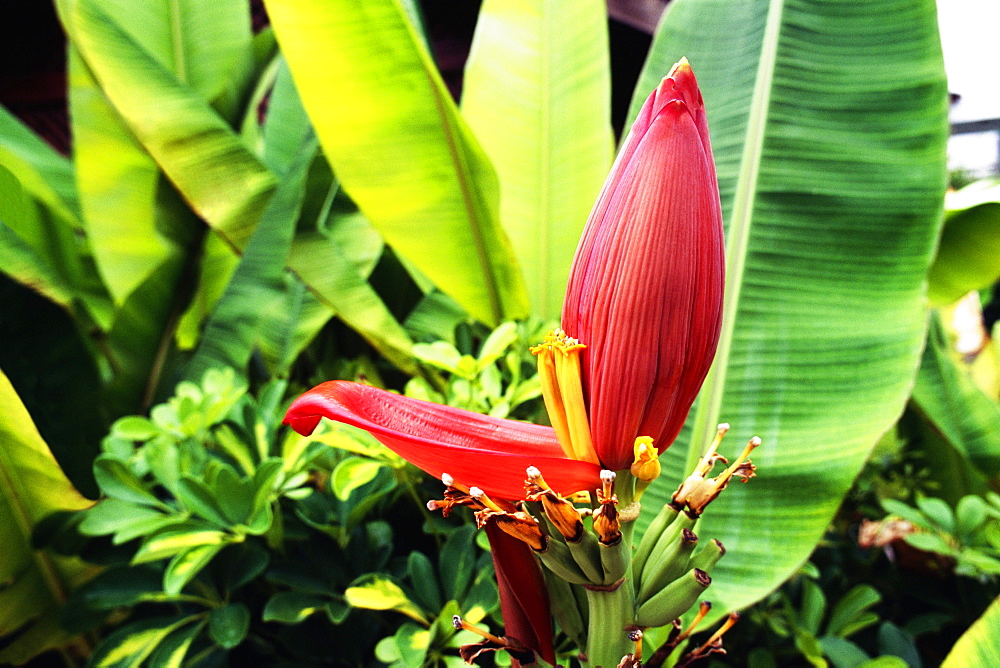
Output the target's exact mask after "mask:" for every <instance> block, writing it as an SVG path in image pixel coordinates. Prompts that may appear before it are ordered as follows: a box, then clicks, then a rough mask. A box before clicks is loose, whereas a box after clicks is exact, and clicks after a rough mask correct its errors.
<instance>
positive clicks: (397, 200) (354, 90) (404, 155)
mask: <svg viewBox="0 0 1000 668" xmlns="http://www.w3.org/2000/svg"><path fill="white" fill-rule="evenodd" d="M266 6H267V9H268V14H269V16H270V17H271V21H272V25H273V26H274V29H275V33H276V35H277V37H278V43H279V44H280V45H281V48H282V53H283V54H284V56H285V58H286V59H287V60H288V64H289V67H290V69H291V71H292V76H293V78H294V79H295V83H296V86H297V88H298V90H299V94H300V95H301V97H302V102H303V104H304V105H305V108H306V111H307V112H308V113H309V117H310V119H311V120H312V122H313V126H314V127H315V128H316V133H317V135H318V137H319V140H320V144H321V145H322V147H323V150H324V152H325V154H326V157H327V159H328V160H329V161H330V164H331V166H332V167H333V170H334V172H335V173H336V174H337V177H338V178H339V179H340V182H341V184H342V185H343V187H344V189H345V190H346V191H347V193H348V195H350V197H351V199H352V200H354V202H356V203H357V205H358V207H359V208H360V209H361V211H362V213H364V214H365V216H366V217H367V218H368V219H369V220H370V221H371V223H372V224H373V225H374V226H375V227H376V228H377V229H378V230H379V231H380V232H381V233H382V234H383V236H384V237H385V239H386V241H387V242H388V243H389V244H390V245H392V246H393V248H395V249H396V250H397V251H398V252H399V253H400V254H401V255H403V256H405V257H406V258H407V259H408V260H409V261H410V262H412V263H413V264H414V265H416V267H417V268H418V269H419V270H420V271H422V272H423V273H425V274H426V275H427V276H428V277H429V278H430V279H431V280H433V281H434V283H435V284H436V285H438V287H440V288H441V289H442V290H444V291H445V292H447V293H448V294H450V295H451V296H453V297H454V298H455V299H456V300H457V301H458V302H459V303H460V304H461V305H462V306H463V307H465V308H466V309H467V310H468V311H469V313H470V315H472V316H473V317H476V318H479V319H481V320H484V321H486V322H489V323H492V324H496V323H497V322H498V321H499V320H501V319H503V318H505V317H517V316H522V315H525V314H526V313H527V310H528V305H527V295H526V293H525V288H524V285H523V282H522V278H521V276H520V273H519V270H518V267H517V262H516V260H515V258H514V255H513V252H512V250H511V247H510V242H509V241H508V239H507V238H506V236H505V235H504V233H503V230H502V229H501V227H500V225H499V222H498V192H497V180H496V174H495V173H494V171H493V168H492V166H491V165H490V164H489V161H488V160H487V158H486V156H485V155H484V154H483V152H482V150H481V149H480V148H479V146H478V144H477V143H476V141H475V139H474V138H473V136H472V134H471V133H470V132H469V130H468V128H467V127H466V125H465V123H464V122H463V121H462V119H461V117H460V116H459V114H458V109H457V108H456V106H455V103H454V102H453V101H452V100H451V98H450V96H449V94H448V91H447V90H446V89H445V87H444V84H443V82H442V81H441V77H440V75H439V74H438V72H437V70H436V69H435V67H434V64H433V62H432V61H431V58H430V55H429V54H428V53H427V50H426V47H425V45H424V42H423V40H422V38H421V37H420V35H419V34H418V33H417V30H416V29H415V28H414V26H413V25H412V24H411V23H410V21H409V19H408V18H407V14H406V11H405V10H404V8H403V7H402V6H401V5H400V4H399V3H398V2H395V1H394V0H372V1H370V2H366V3H364V8H363V10H359V6H358V5H357V3H355V2H349V1H348V0H334V1H326V0H324V1H322V2H319V1H316V0H281V1H280V2H268V3H266Z"/></svg>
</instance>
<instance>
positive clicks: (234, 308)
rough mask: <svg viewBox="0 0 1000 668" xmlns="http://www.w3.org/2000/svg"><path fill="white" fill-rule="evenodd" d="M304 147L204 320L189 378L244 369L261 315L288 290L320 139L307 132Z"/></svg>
mask: <svg viewBox="0 0 1000 668" xmlns="http://www.w3.org/2000/svg"><path fill="white" fill-rule="evenodd" d="M299 150H300V153H299V156H298V162H297V164H293V165H292V166H291V167H289V170H288V173H287V174H285V175H284V179H283V180H282V182H281V184H280V185H279V187H278V189H277V191H276V192H275V195H274V197H272V198H271V202H270V203H269V204H268V207H267V210H266V211H265V212H264V215H263V216H262V218H261V221H260V224H259V225H257V229H256V230H255V231H254V233H253V236H252V237H251V238H250V242H249V243H248V244H247V246H246V249H245V252H244V253H243V256H242V257H241V258H240V263H239V266H238V267H237V268H236V272H235V273H234V274H233V276H232V279H231V280H230V281H229V284H228V285H227V286H226V290H225V293H224V294H223V295H222V297H221V298H220V299H219V301H218V302H217V303H216V305H215V309H214V310H213V311H212V314H211V316H210V317H209V319H208V321H207V322H206V323H205V331H204V334H203V336H202V338H201V342H200V344H199V346H198V351H197V352H196V353H195V356H194V358H193V359H192V360H191V362H190V364H189V365H188V367H187V370H186V372H185V376H186V377H187V378H188V379H189V380H193V381H197V380H198V379H200V378H201V377H202V376H203V375H204V374H205V372H206V371H208V370H209V369H211V368H213V367H226V366H228V367H230V368H232V369H235V370H236V372H237V373H240V374H242V373H244V372H245V370H246V368H247V362H249V360H250V355H251V353H252V352H253V348H254V345H255V343H256V341H257V331H258V328H259V323H260V321H261V319H262V318H263V317H264V316H265V315H266V314H267V313H268V312H270V311H272V310H274V309H275V308H276V307H277V306H278V302H279V300H280V299H282V297H283V296H284V287H285V286H284V281H283V279H284V270H285V261H286V259H287V257H288V251H289V248H290V247H291V243H292V237H293V235H294V234H295V222H296V220H297V219H298V214H299V210H300V209H301V206H302V194H303V190H304V187H305V179H306V174H307V173H308V168H309V163H310V162H311V161H312V156H313V155H314V154H315V152H316V141H315V139H312V140H310V139H308V138H307V139H306V141H305V142H303V143H302V145H300V149H299Z"/></svg>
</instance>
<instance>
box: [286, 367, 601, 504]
mask: <svg viewBox="0 0 1000 668" xmlns="http://www.w3.org/2000/svg"><path fill="white" fill-rule="evenodd" d="M323 417H326V418H329V419H331V420H334V421H336V422H343V423H345V424H349V425H353V426H355V427H360V428H361V429H364V430H365V431H367V432H369V433H370V434H372V435H373V436H374V437H375V438H377V439H378V440H379V441H380V442H381V443H382V444H383V445H385V446H386V447H388V448H390V449H391V450H393V451H394V452H396V453H397V454H399V455H400V456H402V457H403V458H404V459H406V460H407V461H409V462H410V463H412V464H415V465H416V466H419V467H420V468H421V469H423V470H424V471H426V472H428V473H430V474H431V475H433V476H435V477H437V478H440V477H441V474H443V473H447V474H449V475H450V476H452V477H453V478H454V479H455V480H456V481H457V482H458V483H459V484H462V485H464V486H466V487H472V486H476V487H479V488H480V489H482V490H483V491H484V492H486V493H487V494H490V495H492V496H496V497H499V498H502V499H518V498H520V497H521V496H523V495H524V472H525V470H526V469H527V468H528V467H529V466H536V467H538V468H539V469H541V470H542V471H545V472H546V479H547V480H549V484H550V485H551V486H552V487H553V488H554V489H556V490H558V491H559V492H561V493H562V494H570V493H572V492H576V491H579V490H583V489H590V488H592V487H594V486H595V485H597V484H599V477H598V476H599V474H600V467H598V466H596V465H594V464H590V463H587V462H578V461H575V460H572V459H568V458H567V457H566V455H565V454H563V451H562V448H560V447H559V443H558V442H557V441H556V438H555V435H554V434H553V432H552V428H551V427H542V426H540V425H536V424H529V423H527V422H518V421H516V420H500V419H498V418H491V417H489V416H487V415H480V414H479V413H473V412H471V411H465V410H461V409H458V408H452V407H450V406H442V405H440V404H432V403H429V402H426V401H420V400H418V399H410V398H408V397H404V396H400V395H398V394H393V393H391V392H386V391H385V390H380V389H377V388H374V387H370V386H368V385H361V384H359V383H348V382H344V381H330V382H328V383H323V384H322V385H318V386H316V387H314V388H313V389H311V390H309V391H308V392H306V393H305V394H303V395H302V396H301V397H299V398H298V399H296V400H295V401H294V402H293V403H292V405H291V406H290V407H289V409H288V413H287V414H286V415H285V424H287V425H291V427H292V428H293V429H295V431H297V432H299V433H302V434H309V433H312V430H313V429H315V428H316V425H317V424H318V423H319V421H320V418H323Z"/></svg>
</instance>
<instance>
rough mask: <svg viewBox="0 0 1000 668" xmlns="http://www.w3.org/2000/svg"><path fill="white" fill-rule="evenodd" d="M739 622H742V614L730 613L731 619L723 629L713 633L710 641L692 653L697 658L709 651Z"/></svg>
mask: <svg viewBox="0 0 1000 668" xmlns="http://www.w3.org/2000/svg"><path fill="white" fill-rule="evenodd" d="M739 620H740V613H738V612H730V613H729V617H728V618H727V619H726V622H725V623H724V624H723V625H722V626H721V627H719V630H718V631H716V632H715V633H713V634H712V636H711V637H710V638H709V639H708V640H706V641H705V642H704V643H702V645H701V647H699V648H698V649H696V650H695V651H694V652H692V653H693V654H694V655H696V656H697V655H699V654H701V653H703V652H705V651H706V650H708V649H709V648H710V647H712V646H713V645H714V644H715V643H717V642H719V641H720V640H721V639H722V636H723V635H725V633H726V631H728V630H729V629H731V628H733V625H735V624H736V622H738V621H739Z"/></svg>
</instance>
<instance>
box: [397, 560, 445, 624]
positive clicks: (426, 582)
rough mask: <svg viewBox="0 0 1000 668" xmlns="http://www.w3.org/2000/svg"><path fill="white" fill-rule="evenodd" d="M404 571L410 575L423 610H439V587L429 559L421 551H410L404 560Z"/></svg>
mask: <svg viewBox="0 0 1000 668" xmlns="http://www.w3.org/2000/svg"><path fill="white" fill-rule="evenodd" d="M406 572H407V574H408V575H409V576H410V583H411V584H412V585H413V592H414V594H416V597H417V602H418V603H420V605H421V606H423V608H424V609H425V610H440V609H441V603H442V601H441V589H440V587H439V586H438V579H437V575H435V573H434V566H433V565H432V564H431V561H430V559H428V558H427V557H426V556H425V555H424V553H423V552H411V553H410V557H409V559H408V560H407V562H406Z"/></svg>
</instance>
